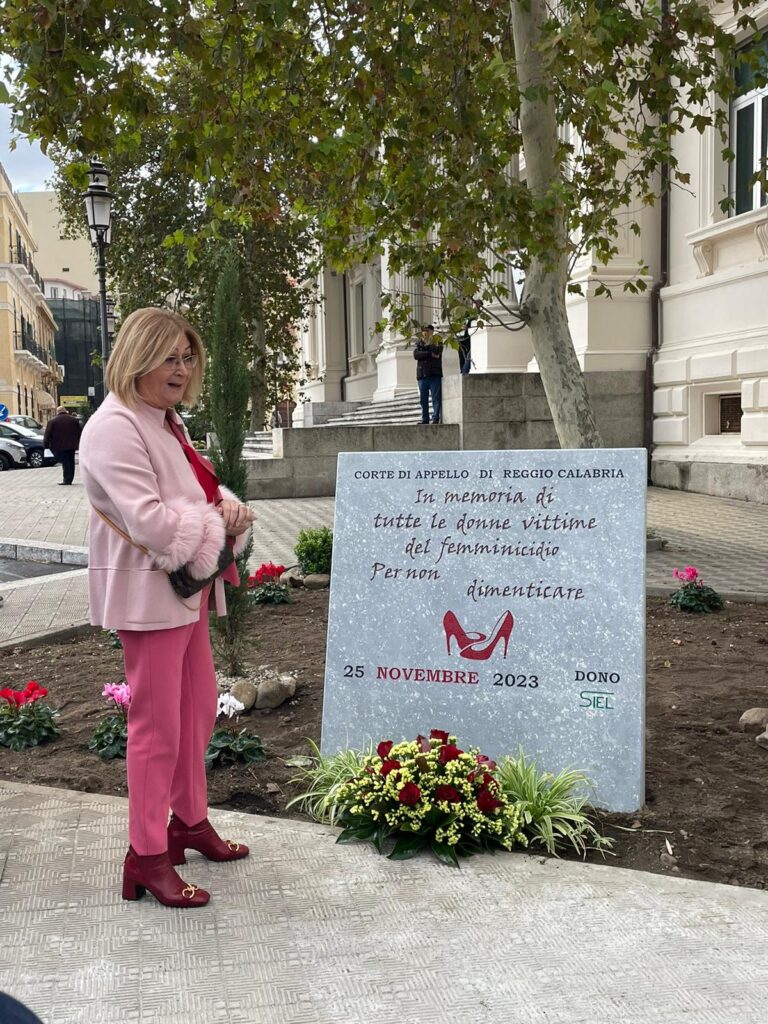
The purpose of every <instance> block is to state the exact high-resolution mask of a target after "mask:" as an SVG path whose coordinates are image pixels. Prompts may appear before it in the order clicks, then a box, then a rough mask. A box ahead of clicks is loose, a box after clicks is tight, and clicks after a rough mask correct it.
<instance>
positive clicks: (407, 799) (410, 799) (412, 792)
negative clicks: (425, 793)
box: [397, 782, 421, 807]
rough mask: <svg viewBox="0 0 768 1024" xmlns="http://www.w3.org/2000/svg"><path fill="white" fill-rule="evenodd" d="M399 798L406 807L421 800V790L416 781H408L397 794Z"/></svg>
mask: <svg viewBox="0 0 768 1024" xmlns="http://www.w3.org/2000/svg"><path fill="white" fill-rule="evenodd" d="M397 799H398V800H399V801H400V803H401V804H405V805H406V807H412V806H413V805H414V804H417V803H418V802H419V800H421V790H420V789H419V787H418V786H417V785H416V783H415V782H406V784H405V785H404V786H403V788H402V789H401V790H400V792H399V793H398V795H397Z"/></svg>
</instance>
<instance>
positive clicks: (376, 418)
mask: <svg viewBox="0 0 768 1024" xmlns="http://www.w3.org/2000/svg"><path fill="white" fill-rule="evenodd" d="M420 421H421V405H420V404H419V395H418V392H416V391H413V392H411V393H409V394H406V395H400V396H399V397H398V398H393V399H391V400H390V401H388V402H367V403H366V404H365V405H359V406H357V408H355V409H352V410H351V411H350V412H345V413H344V415H343V416H338V417H336V418H335V419H331V420H328V422H327V423H324V424H323V426H324V427H378V426H384V425H393V426H411V425H412V424H414V423H419V422H420Z"/></svg>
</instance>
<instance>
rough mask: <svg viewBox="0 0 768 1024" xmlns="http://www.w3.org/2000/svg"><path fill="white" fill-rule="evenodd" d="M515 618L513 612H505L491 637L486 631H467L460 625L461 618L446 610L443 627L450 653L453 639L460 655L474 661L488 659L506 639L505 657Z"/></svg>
mask: <svg viewBox="0 0 768 1024" xmlns="http://www.w3.org/2000/svg"><path fill="white" fill-rule="evenodd" d="M514 624H515V620H514V618H513V617H512V612H504V614H503V615H502V616H501V618H500V619H499V621H498V622H497V623H496V625H495V626H494V627H493V632H492V633H491V635H490V637H488V636H487V635H486V634H485V633H478V632H470V633H465V632H464V630H463V629H462V628H461V626H460V625H459V620H458V619H457V618H456V616H455V614H454V613H453V612H446V613H445V615H444V616H443V629H444V630H445V643H446V647H447V648H448V653H449V654H450V653H451V641H452V640H455V641H456V646H457V647H458V649H459V655H460V656H461V657H462V658H469V659H470V660H472V661H487V660H488V659H489V658H490V656H491V655H492V654H493V652H494V650H495V649H496V644H497V643H498V642H499V641H500V640H503V641H504V655H503V656H504V657H505V658H506V656H507V648H508V647H509V637H510V634H511V633H512V627H513V626H514Z"/></svg>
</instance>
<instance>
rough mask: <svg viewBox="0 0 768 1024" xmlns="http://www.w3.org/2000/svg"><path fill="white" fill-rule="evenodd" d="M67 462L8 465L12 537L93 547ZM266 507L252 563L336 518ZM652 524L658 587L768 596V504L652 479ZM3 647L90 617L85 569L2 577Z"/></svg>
mask: <svg viewBox="0 0 768 1024" xmlns="http://www.w3.org/2000/svg"><path fill="white" fill-rule="evenodd" d="M59 479H60V470H59V468H58V467H52V468H45V469H37V470H28V471H26V472H15V473H4V474H3V477H2V484H3V499H4V500H3V502H2V504H1V505H0V557H2V556H3V554H4V551H3V543H4V542H8V541H14V540H15V541H27V542H34V543H38V544H40V543H44V544H49V545H54V546H56V545H58V546H60V547H66V546H70V547H71V548H73V551H74V553H72V552H70V556H71V557H75V554H76V549H79V550H80V551H83V550H84V545H85V544H86V543H87V535H88V504H87V501H86V498H85V491H84V489H83V487H82V485H81V484H80V483H79V482H77V476H76V478H75V479H76V482H75V484H74V485H73V486H72V487H59V486H58V480H59ZM251 505H252V507H253V508H254V509H255V511H256V513H257V517H258V518H257V520H256V523H255V525H254V551H253V557H252V560H251V565H252V566H255V565H260V564H261V562H264V561H270V560H271V561H275V562H283V563H284V564H285V565H291V564H293V563H294V561H295V556H294V554H293V547H294V544H295V543H296V538H297V536H298V533H299V530H301V529H303V528H305V527H308V526H320V525H324V524H325V525H328V526H332V525H333V505H334V499H333V498H300V499H275V500H268V501H254V502H251ZM648 526H649V527H651V528H653V529H654V530H655V531H656V532H657V534H658V535H659V536H660V537H662V538H663V539H664V540H666V541H667V546H666V548H665V549H664V550H661V551H651V552H649V553H648V559H647V571H646V582H647V588H648V593H649V594H664V593H669V592H671V591H672V590H673V589H674V587H675V584H674V580H673V578H672V570H673V569H674V568H675V567H676V566H677V567H682V566H684V565H695V566H697V567H698V568H699V569H700V570H701V571H702V573H703V575H704V578H705V580H706V582H707V583H708V584H710V585H711V586H713V587H714V588H715V589H716V590H718V591H720V592H721V593H723V594H724V595H725V596H726V597H729V598H732V599H737V600H752V601H754V600H760V601H768V506H767V505H755V504H751V503H749V502H743V501H734V500H730V499H727V498H712V497H709V496H707V495H702V494H689V493H686V492H684V491H668V490H663V489H661V488H658V487H652V488H650V489H649V491H648ZM0 593H2V594H3V595H4V596H5V603H4V607H3V608H2V609H0V647H1V646H8V645H12V644H16V643H22V642H26V641H29V640H34V639H39V638H41V637H45V636H46V635H48V634H52V633H57V632H61V631H65V630H68V629H71V628H72V627H76V626H79V625H84V624H85V623H86V622H87V619H88V612H87V588H86V578H85V572H84V571H82V570H80V571H77V570H75V571H73V572H71V573H66V572H65V573H62V574H61V575H58V576H50V577H47V578H42V579H41V578H37V579H33V580H25V581H22V582H20V583H18V584H0Z"/></svg>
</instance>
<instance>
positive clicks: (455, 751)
mask: <svg viewBox="0 0 768 1024" xmlns="http://www.w3.org/2000/svg"><path fill="white" fill-rule="evenodd" d="M463 753H464V751H463V750H459V748H458V747H454V745H453V744H452V743H444V744H443V745H442V747H440V750H439V752H438V755H437V759H438V761H439V762H440V764H448V762H449V761H455V760H456V758H457V757H458V756H459V754H463Z"/></svg>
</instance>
